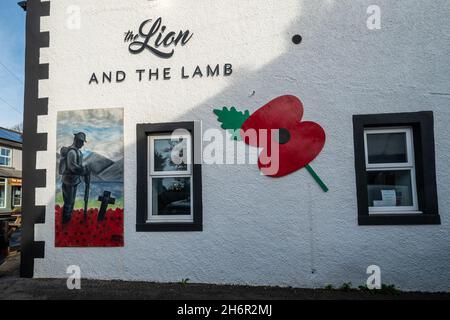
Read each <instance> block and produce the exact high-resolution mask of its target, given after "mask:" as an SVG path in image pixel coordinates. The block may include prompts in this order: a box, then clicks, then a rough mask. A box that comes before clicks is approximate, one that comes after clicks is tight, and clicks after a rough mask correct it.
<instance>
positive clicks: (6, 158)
mask: <svg viewBox="0 0 450 320" xmlns="http://www.w3.org/2000/svg"><path fill="white" fill-rule="evenodd" d="M11 157H12V150H11V149H8V148H3V147H0V166H5V167H11Z"/></svg>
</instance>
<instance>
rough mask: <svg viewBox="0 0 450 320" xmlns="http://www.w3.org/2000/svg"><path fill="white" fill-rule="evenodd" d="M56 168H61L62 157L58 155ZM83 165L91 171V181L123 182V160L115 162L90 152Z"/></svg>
mask: <svg viewBox="0 0 450 320" xmlns="http://www.w3.org/2000/svg"><path fill="white" fill-rule="evenodd" d="M56 159H57V163H56V167H57V168H58V167H59V159H60V155H59V153H57V155H56ZM83 164H84V165H86V166H88V167H89V168H90V169H91V181H92V182H95V181H114V182H119V181H123V165H124V161H123V158H122V159H119V160H117V161H113V160H111V159H109V158H107V157H105V156H102V155H101V154H98V153H96V152H89V153H88V154H86V155H85V156H84V158H83Z"/></svg>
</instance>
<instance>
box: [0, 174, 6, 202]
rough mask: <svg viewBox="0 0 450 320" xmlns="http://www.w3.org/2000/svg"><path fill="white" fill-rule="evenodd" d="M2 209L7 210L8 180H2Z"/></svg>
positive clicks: (0, 196)
mask: <svg viewBox="0 0 450 320" xmlns="http://www.w3.org/2000/svg"><path fill="white" fill-rule="evenodd" d="M0 208H2V209H4V208H6V179H1V178H0Z"/></svg>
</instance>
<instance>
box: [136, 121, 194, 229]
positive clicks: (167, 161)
mask: <svg viewBox="0 0 450 320" xmlns="http://www.w3.org/2000/svg"><path fill="white" fill-rule="evenodd" d="M197 127H199V124H198V123H194V122H181V123H161V124H138V125H137V141H138V142H137V154H138V163H137V165H138V172H137V175H138V177H137V180H138V185H137V226H136V230H137V231H201V230H202V194H201V164H200V162H198V163H197V162H194V158H195V154H196V152H197V153H198V151H200V150H201V149H200V148H199V146H198V145H197V143H196V141H198V139H196V138H195V136H196V134H197V133H198V132H199V131H200V130H199V128H198V129H196V128H197Z"/></svg>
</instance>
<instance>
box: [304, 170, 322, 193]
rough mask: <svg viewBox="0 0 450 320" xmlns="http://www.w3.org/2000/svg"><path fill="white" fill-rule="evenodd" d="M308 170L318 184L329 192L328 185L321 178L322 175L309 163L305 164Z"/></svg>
mask: <svg viewBox="0 0 450 320" xmlns="http://www.w3.org/2000/svg"><path fill="white" fill-rule="evenodd" d="M305 168H306V170H308V172H309V173H310V174H311V175H312V177H313V178H314V180H316V182H317V184H318V185H319V186H320V187H321V188H322V190H323V191H324V192H328V187H327V186H326V185H325V183H324V182H323V181H322V179H320V177H319V176H318V175H317V173H316V172H315V171H314V170H313V168H311V166H310V165H309V164H307V165H306V166H305Z"/></svg>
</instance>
